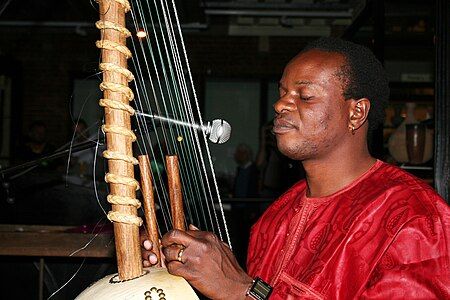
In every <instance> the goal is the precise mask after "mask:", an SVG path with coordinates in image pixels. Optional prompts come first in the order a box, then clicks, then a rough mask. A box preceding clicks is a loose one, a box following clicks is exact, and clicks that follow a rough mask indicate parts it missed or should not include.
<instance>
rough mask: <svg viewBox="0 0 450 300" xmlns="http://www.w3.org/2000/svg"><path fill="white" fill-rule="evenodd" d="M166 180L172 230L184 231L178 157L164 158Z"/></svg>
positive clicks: (168, 156) (169, 156)
mask: <svg viewBox="0 0 450 300" xmlns="http://www.w3.org/2000/svg"><path fill="white" fill-rule="evenodd" d="M166 169H167V180H168V185H169V197H170V210H171V212H172V223H173V228H174V229H179V230H186V226H185V222H184V209H183V195H182V192H181V180H180V170H179V166H178V156H176V155H167V156H166Z"/></svg>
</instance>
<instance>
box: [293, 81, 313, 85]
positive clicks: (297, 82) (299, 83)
mask: <svg viewBox="0 0 450 300" xmlns="http://www.w3.org/2000/svg"><path fill="white" fill-rule="evenodd" d="M295 84H296V85H317V84H315V83H312V82H311V81H305V80H301V81H296V82H295Z"/></svg>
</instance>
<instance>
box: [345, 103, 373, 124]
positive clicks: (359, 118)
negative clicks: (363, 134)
mask: <svg viewBox="0 0 450 300" xmlns="http://www.w3.org/2000/svg"><path fill="white" fill-rule="evenodd" d="M350 101H351V104H350V107H349V124H348V126H349V128H350V130H351V131H352V132H354V131H355V130H358V129H359V128H360V127H361V126H363V125H364V123H366V122H367V121H368V120H367V118H368V116H369V110H370V100H369V99H367V98H361V99H357V100H355V99H350Z"/></svg>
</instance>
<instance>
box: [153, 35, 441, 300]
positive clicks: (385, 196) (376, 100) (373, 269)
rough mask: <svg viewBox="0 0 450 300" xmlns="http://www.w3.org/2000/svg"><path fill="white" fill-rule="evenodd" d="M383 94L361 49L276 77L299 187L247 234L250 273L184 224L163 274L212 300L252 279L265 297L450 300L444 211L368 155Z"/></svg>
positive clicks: (329, 52) (299, 64) (323, 54)
mask: <svg viewBox="0 0 450 300" xmlns="http://www.w3.org/2000/svg"><path fill="white" fill-rule="evenodd" d="M388 94H389V89H388V82H387V79H386V75H385V74H384V71H383V68H382V66H381V64H380V63H379V62H378V61H377V60H376V59H375V57H374V56H373V54H372V53H371V52H370V51H369V50H368V49H366V48H364V47H361V46H358V45H355V44H352V43H349V42H345V41H341V40H338V39H331V38H328V39H321V40H318V41H316V42H313V43H312V44H310V45H308V46H307V48H306V49H305V50H303V51H302V52H301V53H300V54H298V55H297V56H296V57H294V58H293V59H292V60H291V61H290V62H289V63H288V65H287V66H286V68H285V70H284V73H283V76H282V78H281V81H280V98H279V100H278V101H277V102H276V103H275V105H274V108H275V112H276V118H275V122H274V129H273V131H274V133H275V135H276V138H277V146H278V148H279V150H280V151H281V152H282V153H283V154H285V155H286V156H288V157H289V158H292V159H295V160H299V161H301V162H302V164H303V166H304V169H305V171H306V180H302V181H300V182H299V183H297V184H296V185H294V186H293V187H292V188H291V189H289V190H288V191H287V192H286V193H285V194H283V195H282V196H281V197H280V198H279V199H278V200H277V201H276V202H275V203H274V204H273V205H271V206H270V207H269V209H268V210H267V211H266V212H265V214H264V215H263V216H262V217H261V218H260V220H259V221H258V222H257V223H256V224H255V225H254V226H253V228H252V233H251V238H250V246H249V252H248V261H247V265H248V268H247V269H248V274H246V273H245V272H244V271H243V270H242V269H241V268H240V267H239V266H238V265H237V264H236V262H235V260H234V258H233V256H232V254H231V251H230V250H229V249H228V247H227V246H226V245H224V244H223V243H221V242H219V241H218V239H217V238H216V237H215V236H213V235H212V234H210V233H206V232H201V231H198V230H196V229H195V228H194V227H192V226H191V227H190V230H189V231H187V232H180V231H171V232H169V233H168V234H166V235H165V236H164V237H163V239H162V245H163V252H164V255H165V260H166V264H167V267H168V270H169V272H170V273H172V274H175V275H180V276H183V277H184V278H186V279H187V280H188V281H189V282H190V283H191V284H192V285H193V286H194V287H195V288H196V289H198V290H199V291H200V292H202V293H203V294H204V295H205V296H207V297H209V298H213V299H245V298H246V295H247V294H248V292H249V287H250V286H251V283H252V281H253V279H254V278H256V277H260V278H261V279H262V280H263V281H264V282H266V283H267V284H269V285H270V286H271V287H272V289H273V290H272V294H271V296H270V299H355V298H376V299H396V298H397V299H435V298H442V299H444V298H449V297H450V293H449V286H450V282H449V280H450V274H449V271H448V270H449V269H450V263H449V249H450V246H449V238H450V237H449V233H450V230H449V223H448V222H449V220H450V218H449V217H450V212H449V208H448V207H447V204H446V203H445V202H444V201H443V200H442V199H441V198H440V197H439V196H438V195H437V194H436V193H435V192H434V191H433V190H432V189H431V188H430V187H429V186H427V185H426V184H425V183H423V182H421V181H420V180H419V179H417V178H415V177H413V176H412V175H410V174H408V173H406V172H404V171H402V170H400V169H398V168H396V167H394V166H390V165H387V164H385V163H383V162H381V161H378V160H376V159H375V158H373V157H371V156H370V154H369V151H368V148H367V132H368V130H369V127H376V126H378V124H380V122H382V119H383V111H384V106H385V103H386V101H387V98H388ZM180 245H181V246H182V247H184V250H180V247H181V246H180ZM145 246H146V248H147V249H149V248H150V247H149V246H150V245H149V243H148V242H145ZM148 253H149V252H146V253H145V256H147V254H148ZM147 257H148V256H147ZM148 259H149V260H150V262H154V256H153V255H150V257H148ZM145 263H146V264H147V265H148V264H149V262H148V261H147V262H145ZM257 283H258V286H257V287H259V288H260V290H261V289H263V290H264V289H266V288H267V289H270V288H269V287H268V286H267V285H265V284H264V283H261V282H260V280H259V279H258V280H257ZM260 292H261V291H260ZM255 293H256V294H258V291H255V289H251V292H250V294H255ZM263 294H264V292H263ZM247 297H248V299H252V298H251V297H249V296H247ZM264 297H265V296H262V297H261V298H264ZM255 299H256V298H255Z"/></svg>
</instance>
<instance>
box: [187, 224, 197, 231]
mask: <svg viewBox="0 0 450 300" xmlns="http://www.w3.org/2000/svg"><path fill="white" fill-rule="evenodd" d="M189 230H197V231H199V230H200V229H198V228H197V227H195V226H194V225H192V224H189Z"/></svg>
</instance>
